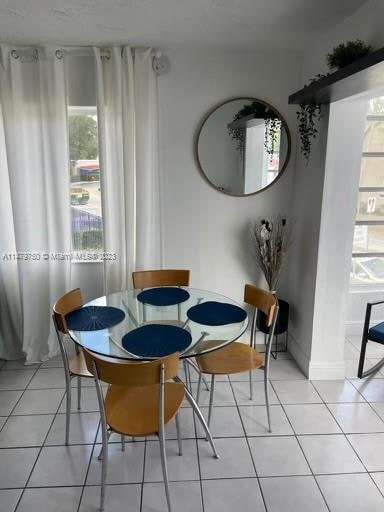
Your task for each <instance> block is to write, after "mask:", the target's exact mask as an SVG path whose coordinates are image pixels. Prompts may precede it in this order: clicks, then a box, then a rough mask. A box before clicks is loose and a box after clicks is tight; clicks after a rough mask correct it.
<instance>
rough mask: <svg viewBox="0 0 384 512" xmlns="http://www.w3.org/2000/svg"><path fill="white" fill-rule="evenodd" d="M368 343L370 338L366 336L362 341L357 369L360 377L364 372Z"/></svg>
mask: <svg viewBox="0 0 384 512" xmlns="http://www.w3.org/2000/svg"><path fill="white" fill-rule="evenodd" d="M367 343H368V339H367V338H366V337H365V336H364V337H363V339H362V341H361V349H360V358H359V368H358V370H357V376H358V377H359V379H361V378H362V377H363V374H364V362H365V352H366V349H367Z"/></svg>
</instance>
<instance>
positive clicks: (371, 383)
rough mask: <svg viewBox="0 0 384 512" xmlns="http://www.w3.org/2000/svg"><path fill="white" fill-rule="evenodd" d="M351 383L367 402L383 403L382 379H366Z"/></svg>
mask: <svg viewBox="0 0 384 512" xmlns="http://www.w3.org/2000/svg"><path fill="white" fill-rule="evenodd" d="M351 382H352V384H353V385H354V386H355V388H356V389H357V390H358V391H359V392H360V393H361V394H362V395H363V397H364V398H365V399H366V400H368V402H384V379H371V378H369V377H368V378H366V379H360V380H352V381H351Z"/></svg>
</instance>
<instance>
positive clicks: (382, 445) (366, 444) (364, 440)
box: [347, 434, 384, 471]
mask: <svg viewBox="0 0 384 512" xmlns="http://www.w3.org/2000/svg"><path fill="white" fill-rule="evenodd" d="M347 437H348V439H349V441H350V442H351V444H352V446H353V448H354V450H355V451H356V453H357V455H358V456H359V457H360V460H361V461H362V463H363V464H364V466H365V467H366V468H367V470H368V471H384V434H352V435H349V436H347Z"/></svg>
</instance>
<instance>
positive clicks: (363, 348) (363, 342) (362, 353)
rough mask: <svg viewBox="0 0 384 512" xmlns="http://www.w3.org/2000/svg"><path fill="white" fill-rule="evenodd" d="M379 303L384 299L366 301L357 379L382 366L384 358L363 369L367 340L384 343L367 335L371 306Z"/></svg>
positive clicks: (383, 301)
mask: <svg viewBox="0 0 384 512" xmlns="http://www.w3.org/2000/svg"><path fill="white" fill-rule="evenodd" d="M379 304H384V300H379V301H376V302H367V308H366V310H365V320H364V328H363V335H362V339H361V350H360V358H359V367H358V370H357V376H358V377H359V379H363V378H364V377H368V375H371V374H372V373H376V372H377V371H378V370H380V368H381V367H382V366H384V358H382V359H381V360H380V361H379V362H378V363H376V364H375V365H374V366H372V368H369V369H368V370H366V371H364V362H365V352H366V348H367V343H368V341H373V342H375V343H379V344H381V345H384V341H380V340H375V339H374V338H370V337H369V329H370V322H371V314H372V307H373V306H377V305H379Z"/></svg>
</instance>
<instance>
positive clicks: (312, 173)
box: [287, 0, 384, 378]
mask: <svg viewBox="0 0 384 512" xmlns="http://www.w3.org/2000/svg"><path fill="white" fill-rule="evenodd" d="M383 15H384V3H383V2H382V1H380V0H379V1H378V0H372V1H370V2H368V3H367V4H366V5H365V6H363V7H362V8H361V9H359V10H358V11H356V12H355V13H354V14H353V15H352V16H350V17H349V18H347V19H345V20H343V21H342V22H341V23H339V24H338V25H337V26H335V27H333V28H332V29H331V30H329V31H327V32H325V33H323V34H318V35H316V37H315V36H314V37H313V39H312V40H313V44H312V46H310V47H309V48H308V50H307V52H306V56H305V60H304V67H303V75H302V84H301V85H304V84H305V83H307V80H308V78H310V77H313V76H314V75H315V74H316V73H319V72H325V71H327V69H326V61H325V56H326V54H327V53H328V52H330V51H332V48H333V47H334V46H336V45H337V44H339V43H341V42H346V41H349V40H355V39H357V38H361V39H364V40H365V41H367V42H368V43H371V44H373V45H374V46H375V47H377V48H379V47H381V46H382V45H383V43H384V33H383V31H382V28H381V21H382V19H383ZM351 108H352V107H351ZM334 114H335V112H334ZM357 115H359V114H357ZM328 121H330V124H329V126H328ZM335 123H336V125H337V123H338V120H337V115H336V117H335V115H332V116H331V118H330V119H329V118H328V115H326V116H324V118H323V120H322V123H321V128H320V134H319V138H318V140H317V141H316V142H315V144H314V148H313V152H312V155H311V159H310V162H309V165H308V167H306V166H305V163H304V162H303V159H302V158H301V157H300V156H298V158H297V168H296V174H295V181H294V190H295V192H294V200H293V211H294V215H295V217H296V218H297V219H298V225H297V230H295V231H296V239H295V245H294V247H293V250H292V251H291V254H290V262H289V265H290V280H289V285H288V292H287V296H288V298H289V300H290V302H291V303H292V305H293V308H292V316H291V334H292V336H293V339H292V340H291V349H292V351H293V352H294V355H295V357H296V359H297V360H298V362H299V364H300V365H301V367H302V368H303V370H304V371H305V372H306V374H307V375H309V376H314V377H316V378H332V377H334V378H336V377H335V373H338V376H341V370H340V365H339V363H340V349H341V348H342V347H341V345H342V340H341V339H340V322H344V321H345V319H346V316H347V311H349V305H348V303H347V304H344V303H343V304H342V303H339V304H336V303H335V298H336V297H337V296H339V298H340V289H341V293H345V292H346V290H345V286H346V284H345V278H346V276H347V275H348V272H349V266H348V267H344V270H342V269H341V271H340V266H337V268H338V269H339V271H340V272H339V274H337V275H335V274H334V273H332V272H331V271H330V267H329V266H327V264H326V260H325V255H324V253H323V254H321V252H322V251H325V250H326V249H327V247H326V246H325V245H324V244H327V243H328V244H329V243H330V242H331V241H332V239H330V238H329V235H330V233H331V230H330V227H329V224H330V222H334V223H336V222H337V223H339V221H340V220H341V219H339V218H338V216H337V214H336V215H335V210H333V213H334V215H333V218H330V217H329V216H328V215H327V212H326V211H323V212H322V207H323V206H324V207H325V208H327V207H329V205H330V204H332V203H329V197H328V195H329V193H330V188H329V186H330V185H329V184H330V183H332V176H330V175H328V177H327V173H328V174H330V173H334V172H336V169H335V167H334V165H333V164H332V162H331V161H330V160H328V165H327V164H326V160H325V156H326V142H327V136H328V130H329V135H330V138H336V142H337V139H338V132H337V131H336V132H335V131H334V128H335V126H336V125H335ZM342 126H343V130H344V134H345V133H347V134H348V135H349V137H350V139H349V141H350V147H351V150H352V152H353V151H355V150H356V146H354V144H356V143H357V144H359V141H357V140H356V139H355V136H356V133H357V132H356V131H354V128H357V127H356V126H349V125H348V123H345V124H344V125H343V124H342ZM359 158H360V155H358V153H357V152H356V151H355V157H354V162H353V163H352V162H350V161H349V160H348V159H346V160H345V161H344V162H345V164H348V165H356V164H358V159H359ZM338 172H341V171H340V170H338ZM333 178H334V177H333ZM324 179H325V182H324ZM346 179H348V177H347V178H346ZM324 183H325V185H326V187H325V189H324ZM355 185H356V184H355ZM346 190H348V193H349V194H350V196H348V197H347V200H348V204H349V201H351V200H354V199H355V198H356V194H357V190H356V189H355V190H354V191H353V190H352V189H351V188H350V187H349V188H348V187H347V188H346ZM351 194H352V195H354V198H353V197H352V198H351ZM327 198H328V199H327ZM323 199H324V200H325V202H324V204H323ZM333 199H334V200H335V201H337V197H336V195H334V196H333ZM341 206H342V205H341ZM336 210H337V209H336ZM351 211H352V210H351V209H349V213H348V214H349V215H350V222H353V215H352V214H351ZM344 213H345V212H344ZM322 214H323V215H322ZM345 219H346V217H345V216H344V220H345ZM339 225H340V229H341V230H343V229H344V227H345V226H344V225H342V223H341V222H340V223H339ZM348 228H349V229H351V228H352V226H351V225H350V224H349V226H348ZM342 232H343V237H344V231H342ZM321 233H323V236H322V239H320V245H319V237H320V236H321ZM333 236H334V237H337V232H334V235H333ZM343 240H344V242H345V237H344V238H343ZM323 242H324V244H323V246H321V244H322V243H323ZM349 242H350V240H348V243H349ZM336 245H337V244H336ZM344 249H345V247H344ZM344 249H342V250H344ZM319 250H320V253H319ZM338 250H340V245H339V246H338ZM329 251H330V254H329V257H330V258H331V257H332V254H334V251H335V245H334V244H331V246H330V247H329ZM343 255H344V252H343ZM336 256H340V255H336ZM327 286H328V294H327V293H325V294H324V292H325V287H327ZM338 286H339V288H338ZM332 287H333V292H332ZM322 302H323V303H322ZM324 303H325V305H324ZM329 304H333V307H334V308H337V309H335V311H336V312H338V314H339V317H338V318H335V316H332V315H331V316H332V318H333V320H332V321H331V320H330V323H328V325H327V326H325V325H324V324H323V323H322V321H321V319H322V320H323V322H324V321H325V318H326V316H324V311H325V309H326V306H327V305H329ZM327 320H329V319H327ZM332 329H333V332H334V333H336V334H335V335H336V338H337V341H335V338H334V337H333V336H331V333H332ZM332 342H333V345H332ZM322 346H323V347H327V349H328V350H329V349H330V347H331V350H330V351H328V353H327V355H324V352H323V351H322ZM311 364H312V367H313V368H315V370H314V372H312V375H311ZM333 364H335V365H336V367H337V366H338V365H339V368H336V369H335V368H332V365H333Z"/></svg>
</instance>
